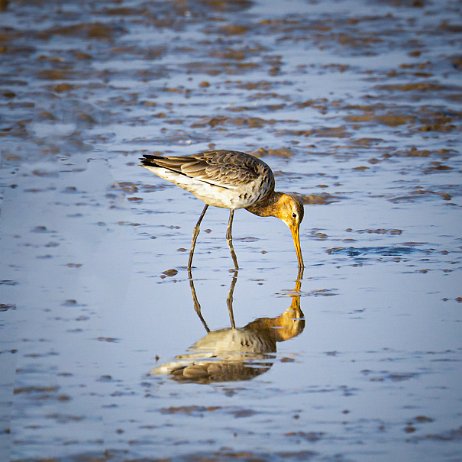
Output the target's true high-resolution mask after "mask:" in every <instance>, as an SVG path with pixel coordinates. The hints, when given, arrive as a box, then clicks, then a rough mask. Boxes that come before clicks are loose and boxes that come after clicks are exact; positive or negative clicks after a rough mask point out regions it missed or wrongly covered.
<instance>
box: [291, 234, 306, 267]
mask: <svg viewBox="0 0 462 462" xmlns="http://www.w3.org/2000/svg"><path fill="white" fill-rule="evenodd" d="M290 232H291V233H292V239H293V240H294V246H295V252H297V258H298V267H299V268H305V265H304V263H303V255H302V248H301V246H300V232H299V226H291V227H290Z"/></svg>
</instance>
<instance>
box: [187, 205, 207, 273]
mask: <svg viewBox="0 0 462 462" xmlns="http://www.w3.org/2000/svg"><path fill="white" fill-rule="evenodd" d="M208 208H209V206H208V205H206V206H205V207H204V210H202V213H201V216H200V217H199V220H197V223H196V226H194V231H193V237H192V241H191V250H190V251H189V261H188V270H190V269H191V266H192V260H193V255H194V249H195V248H196V241H197V236H199V232H200V230H201V221H202V219H203V218H204V215H205V212H207V209H208Z"/></svg>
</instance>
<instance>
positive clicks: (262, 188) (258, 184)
mask: <svg viewBox="0 0 462 462" xmlns="http://www.w3.org/2000/svg"><path fill="white" fill-rule="evenodd" d="M140 160H141V164H142V166H143V167H146V168H147V169H148V170H150V171H151V172H153V173H155V174H156V175H158V176H160V177H161V178H164V179H165V180H168V181H170V182H172V183H174V184H176V185H177V186H179V187H180V188H183V189H185V190H186V191H189V192H191V193H192V194H194V196H196V197H197V198H198V199H200V200H201V201H203V202H205V207H204V209H203V210H202V213H201V214H200V217H199V220H198V221H197V224H196V226H195V227H194V232H193V237H192V242H191V250H190V252H189V261H188V269H191V266H192V260H193V255H194V249H195V246H196V240H197V236H198V235H199V231H200V224H201V222H202V219H203V218H204V215H205V212H206V211H207V209H208V207H209V205H213V206H214V207H222V208H227V209H230V212H229V220H228V228H227V231H226V240H227V243H228V246H229V249H230V252H231V257H232V259H233V262H234V267H235V268H236V269H238V267H239V266H238V263H237V257H236V252H235V251H234V247H233V241H232V225H233V218H234V211H235V210H236V209H246V210H248V211H249V212H251V213H253V214H255V215H258V216H260V217H276V218H279V219H280V220H282V221H283V222H284V223H285V224H286V225H287V226H288V227H289V229H290V231H291V232H292V238H293V240H294V246H295V251H296V253H297V258H298V266H299V268H303V267H304V264H303V257H302V250H301V247H300V234H299V230H300V223H301V222H302V220H303V214H304V210H303V203H302V202H301V200H300V199H298V198H297V197H296V196H295V195H293V194H288V193H282V192H277V191H275V190H274V184H275V182H274V175H273V172H272V171H271V169H270V167H269V166H268V165H267V164H266V163H265V162H263V161H261V160H260V159H257V158H256V157H254V156H252V155H250V154H245V153H243V152H238V151H225V150H218V151H205V152H201V153H199V154H194V155H192V156H166V157H161V156H155V155H148V154H147V155H144V157H143V158H141V159H140Z"/></svg>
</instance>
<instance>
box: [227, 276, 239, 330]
mask: <svg viewBox="0 0 462 462" xmlns="http://www.w3.org/2000/svg"><path fill="white" fill-rule="evenodd" d="M236 282H237V271H234V274H233V279H232V280H231V286H230V287H229V292H228V298H227V299H226V304H227V305H228V314H229V320H230V322H231V327H232V328H233V329H235V328H236V323H235V321H234V311H233V294H234V288H235V287H236Z"/></svg>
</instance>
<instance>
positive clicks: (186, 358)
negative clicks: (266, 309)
mask: <svg viewBox="0 0 462 462" xmlns="http://www.w3.org/2000/svg"><path fill="white" fill-rule="evenodd" d="M302 277H303V270H302V269H299V274H298V278H297V280H296V281H295V289H294V290H293V292H292V294H291V295H290V296H291V299H292V301H291V304H290V306H289V307H288V308H287V309H286V310H285V311H284V312H283V313H281V314H280V315H279V316H276V317H274V318H267V317H265V318H257V319H255V320H254V321H252V322H249V323H248V324H246V325H245V326H243V327H236V325H235V321H234V313H233V293H234V288H235V285H236V281H237V272H235V274H234V276H233V278H232V281H231V286H230V288H229V292H228V298H227V305H228V312H229V318H230V323H231V327H227V328H223V329H218V330H210V329H209V327H208V325H207V323H206V321H205V320H204V318H203V317H202V313H201V306H200V304H199V301H198V299H197V295H196V290H195V287H194V282H193V280H192V279H190V287H191V293H192V297H193V302H194V309H195V311H196V313H197V315H198V316H199V319H200V320H201V322H202V324H203V326H204V328H205V330H206V335H205V336H203V337H202V338H200V339H199V340H198V341H197V342H195V343H194V344H193V345H192V346H190V347H189V348H188V352H187V353H185V354H181V355H177V356H176V357H175V359H174V361H172V362H168V363H164V364H161V365H159V366H157V367H155V368H153V369H152V370H151V374H152V375H156V376H159V375H160V376H165V375H166V376H169V377H170V378H172V379H173V380H175V381H178V382H193V383H200V384H206V383H215V382H231V381H238V380H250V379H253V378H254V377H257V376H258V375H260V374H263V373H265V372H267V371H268V370H269V369H270V368H271V367H272V365H273V363H274V361H275V360H276V351H277V343H278V342H285V341H286V340H290V339H292V338H294V337H296V336H298V335H300V334H301V333H302V332H303V330H304V328H305V318H304V314H303V311H302V310H301V308H300V295H301V282H302Z"/></svg>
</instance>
